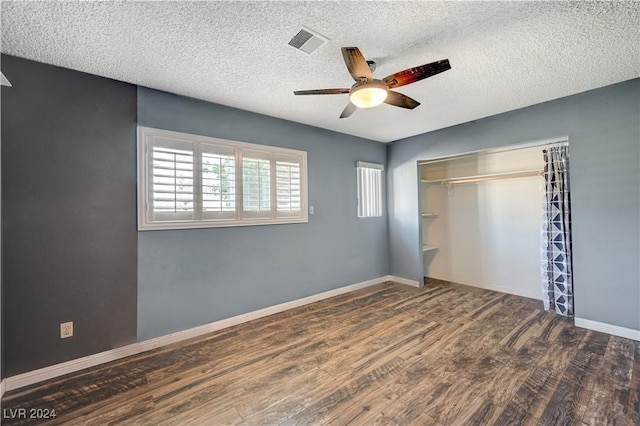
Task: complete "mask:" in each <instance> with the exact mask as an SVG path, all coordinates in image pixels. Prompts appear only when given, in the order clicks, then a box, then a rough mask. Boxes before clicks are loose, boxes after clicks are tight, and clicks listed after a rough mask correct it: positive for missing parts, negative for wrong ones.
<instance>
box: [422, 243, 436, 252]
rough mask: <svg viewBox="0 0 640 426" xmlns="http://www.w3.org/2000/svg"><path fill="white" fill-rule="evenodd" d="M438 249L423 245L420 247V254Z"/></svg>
mask: <svg viewBox="0 0 640 426" xmlns="http://www.w3.org/2000/svg"><path fill="white" fill-rule="evenodd" d="M438 248H439V247H438V246H430V245H428V244H424V245H423V246H422V252H423V253H424V252H428V251H432V250H438Z"/></svg>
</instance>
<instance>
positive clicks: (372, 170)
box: [356, 161, 384, 217]
mask: <svg viewBox="0 0 640 426" xmlns="http://www.w3.org/2000/svg"><path fill="white" fill-rule="evenodd" d="M356 165H357V170H358V217H378V216H382V171H383V170H384V166H382V164H374V163H365V162H364V161H358V163H357V164H356Z"/></svg>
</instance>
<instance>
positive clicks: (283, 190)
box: [275, 155, 302, 217]
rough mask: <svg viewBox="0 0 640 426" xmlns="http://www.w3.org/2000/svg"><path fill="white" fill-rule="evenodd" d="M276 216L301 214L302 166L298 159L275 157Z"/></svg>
mask: <svg viewBox="0 0 640 426" xmlns="http://www.w3.org/2000/svg"><path fill="white" fill-rule="evenodd" d="M275 157H276V158H275V163H276V215H277V216H278V217H290V216H300V214H301V213H302V173H301V168H302V164H301V161H300V158H299V157H295V156H286V155H276V156H275Z"/></svg>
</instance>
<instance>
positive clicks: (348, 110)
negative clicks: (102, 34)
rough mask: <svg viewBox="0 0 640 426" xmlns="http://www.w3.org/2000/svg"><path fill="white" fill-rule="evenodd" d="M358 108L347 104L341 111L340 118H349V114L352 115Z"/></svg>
mask: <svg viewBox="0 0 640 426" xmlns="http://www.w3.org/2000/svg"><path fill="white" fill-rule="evenodd" d="M357 109H358V107H357V106H355V105H354V104H353V103H352V102H349V103H348V104H347V106H346V108H345V109H344V110H343V111H342V114H340V118H347V117H349V116H350V115H351V114H353V112H354V111H355V110H357Z"/></svg>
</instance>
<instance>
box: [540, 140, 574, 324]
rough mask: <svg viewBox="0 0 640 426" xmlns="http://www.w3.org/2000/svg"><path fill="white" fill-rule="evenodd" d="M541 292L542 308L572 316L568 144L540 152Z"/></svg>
mask: <svg viewBox="0 0 640 426" xmlns="http://www.w3.org/2000/svg"><path fill="white" fill-rule="evenodd" d="M543 154H544V182H545V192H544V198H543V202H542V247H541V248H542V253H541V259H542V293H543V298H542V300H543V302H544V309H545V310H547V311H549V310H553V311H555V312H557V313H558V314H560V315H564V316H567V317H572V316H573V279H572V267H571V209H570V197H569V147H568V146H551V147H549V148H547V149H545V150H544V151H543Z"/></svg>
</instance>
